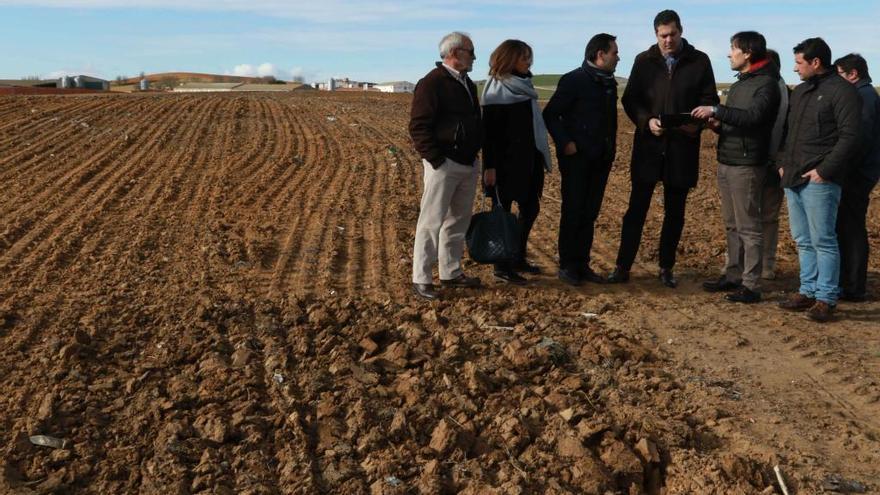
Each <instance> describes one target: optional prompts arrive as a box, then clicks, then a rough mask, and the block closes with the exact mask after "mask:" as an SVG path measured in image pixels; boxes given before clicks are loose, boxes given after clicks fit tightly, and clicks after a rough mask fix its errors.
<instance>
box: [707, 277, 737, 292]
mask: <svg viewBox="0 0 880 495" xmlns="http://www.w3.org/2000/svg"><path fill="white" fill-rule="evenodd" d="M739 288H740V284H738V283H736V282H731V281H730V280H727V277H725V276H724V275H722V276H721V277H719V278H718V279H717V280H707V281H705V282H703V290H704V291H706V292H728V291H732V290H736V289H739Z"/></svg>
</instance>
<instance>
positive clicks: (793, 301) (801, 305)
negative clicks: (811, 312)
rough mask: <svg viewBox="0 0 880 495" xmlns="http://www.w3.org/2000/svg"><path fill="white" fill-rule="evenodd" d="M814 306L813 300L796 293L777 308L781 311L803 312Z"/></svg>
mask: <svg viewBox="0 0 880 495" xmlns="http://www.w3.org/2000/svg"><path fill="white" fill-rule="evenodd" d="M815 304H816V299H815V298H812V297H807V296H805V295H803V294H801V293H797V294H795V295H793V296H791V297H789V298H788V299H786V300H785V301H782V302H781V303H779V307H780V308H782V309H787V310H789V311H803V310H805V309H810V308H812V307H813V305H815Z"/></svg>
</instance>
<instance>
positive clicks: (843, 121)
mask: <svg viewBox="0 0 880 495" xmlns="http://www.w3.org/2000/svg"><path fill="white" fill-rule="evenodd" d="M794 54H795V71H796V72H797V73H798V75H800V78H801V80H802V81H804V82H803V83H801V84H799V85H798V87H796V88H795V89H794V92H792V94H791V108H790V110H789V113H788V135H787V136H786V139H785V145H784V146H783V149H782V151H781V152H780V160H779V161H778V163H779V165H780V168H779V173H780V176H781V177H782V187H784V188H785V198H786V200H787V202H788V220H789V226H790V227H791V236H792V237H793V238H794V241H795V243H796V244H797V248H798V261H799V262H800V289H799V290H798V293H797V294H796V295H795V296H793V297H791V298H790V299H788V300H786V301H783V302H782V303H780V307H782V308H783V309H789V310H795V311H799V310H805V309H806V310H807V316H809V317H810V318H811V319H813V320H815V321H819V322H826V321H828V320H830V319H831V318H832V314H833V311H834V308H835V306H836V305H837V299H838V291H839V287H838V285H839V278H840V251H839V248H838V243H837V233H836V232H835V224H836V223H837V208H838V204H839V203H840V192H841V184H843V182H844V180H845V179H846V177H847V176H848V175H849V173H850V169H851V167H852V161H853V160H854V159H856V157H857V153H858V148H859V126H860V124H861V122H860V113H861V107H862V102H861V100H860V98H859V93H858V91H857V90H856V88H855V86H853V85H852V84H850V83H848V82H846V81H845V80H844V79H843V78H841V77H839V76H838V75H837V73H836V71H835V70H834V68H833V66H832V65H831V48H829V47H828V44H827V43H825V41H824V40H822V38H810V39H807V40H804V41H803V42H801V43H800V44H798V45H797V46H795V47H794Z"/></svg>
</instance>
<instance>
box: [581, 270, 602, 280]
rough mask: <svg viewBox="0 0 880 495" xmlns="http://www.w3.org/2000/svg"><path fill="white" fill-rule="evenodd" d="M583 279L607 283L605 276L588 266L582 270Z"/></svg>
mask: <svg viewBox="0 0 880 495" xmlns="http://www.w3.org/2000/svg"><path fill="white" fill-rule="evenodd" d="M581 280H582V281H584V282H591V283H594V284H604V283H605V277H603V276H602V275H599V274H598V273H596V272H594V271H593V269H592V268H590V267H587V268H584V269H583V270H581Z"/></svg>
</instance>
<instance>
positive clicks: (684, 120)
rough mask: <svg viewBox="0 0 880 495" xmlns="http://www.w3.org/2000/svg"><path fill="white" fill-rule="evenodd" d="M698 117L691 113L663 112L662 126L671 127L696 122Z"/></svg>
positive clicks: (661, 115) (661, 116)
mask: <svg viewBox="0 0 880 495" xmlns="http://www.w3.org/2000/svg"><path fill="white" fill-rule="evenodd" d="M697 122H699V120H698V119H695V118H693V117H691V114H690V113H661V114H660V127H663V128H664V129H669V128H671V127H679V126H683V125H686V124H696V123H697Z"/></svg>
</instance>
